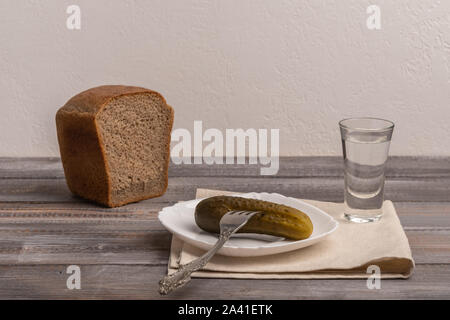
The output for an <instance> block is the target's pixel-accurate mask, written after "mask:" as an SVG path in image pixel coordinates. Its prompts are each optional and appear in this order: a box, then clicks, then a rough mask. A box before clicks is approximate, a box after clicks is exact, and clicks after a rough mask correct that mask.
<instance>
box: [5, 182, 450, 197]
mask: <svg viewBox="0 0 450 320" xmlns="http://www.w3.org/2000/svg"><path fill="white" fill-rule="evenodd" d="M197 188H209V189H220V190H233V191H236V192H277V193H281V194H284V195H286V196H291V197H297V198H303V199H316V200H323V201H343V188H344V182H343V179H340V178H276V177H273V178H259V177H247V178H243V177H231V178H230V177H221V178H215V177H172V178H170V179H169V187H168V189H167V192H166V194H165V195H164V196H162V197H160V198H158V199H153V200H152V201H157V202H173V201H181V200H189V199H193V198H194V195H195V190H196V189H197ZM385 197H386V198H387V199H390V200H393V201H411V202H448V201H450V178H414V179H413V180H411V179H407V178H391V179H387V181H386V187H385ZM79 201H84V200H82V199H79V198H78V197H75V196H73V195H72V194H71V193H70V192H69V190H68V188H67V186H66V184H65V181H64V180H62V179H58V180H54V179H1V180H0V202H36V203H45V202H79Z"/></svg>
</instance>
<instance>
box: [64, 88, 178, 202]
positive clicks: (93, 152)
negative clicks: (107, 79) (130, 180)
mask: <svg viewBox="0 0 450 320" xmlns="http://www.w3.org/2000/svg"><path fill="white" fill-rule="evenodd" d="M141 93H151V94H156V95H158V96H159V97H160V98H161V99H162V101H164V103H165V105H166V107H167V108H168V110H169V112H170V114H171V117H170V130H172V126H173V120H174V111H173V108H172V107H171V106H169V105H168V104H167V102H166V100H165V99H164V97H163V96H162V95H161V94H159V93H158V92H156V91H152V90H149V89H145V88H140V87H132V86H122V85H109V86H100V87H96V88H92V89H89V90H86V91H83V92H81V93H79V94H77V95H76V96H74V97H73V98H71V99H70V100H69V101H68V102H67V103H66V104H65V105H64V106H63V107H61V108H60V109H59V110H58V112H57V113H56V128H57V134H58V143H59V147H60V152H61V161H62V164H63V167H64V174H65V176H66V182H67V185H68V187H69V189H70V191H71V192H72V193H74V194H76V195H79V196H81V197H83V198H86V199H89V200H92V201H95V202H97V203H100V204H103V205H105V206H107V207H118V206H122V205H125V204H127V203H130V202H136V201H141V200H144V199H149V198H154V197H159V196H161V195H163V194H164V193H165V191H166V190H167V186H168V179H169V178H168V167H169V161H170V135H169V137H168V141H167V146H168V147H167V155H168V156H167V163H166V164H165V168H166V170H165V174H164V176H165V187H164V190H163V191H162V192H161V193H159V194H149V195H147V196H144V197H135V198H130V199H127V200H125V201H121V202H116V201H114V199H112V188H111V179H110V169H109V167H108V162H107V161H106V152H105V149H104V147H103V146H104V144H103V141H102V137H101V135H100V133H99V127H98V125H97V121H96V116H97V114H98V113H99V112H100V111H101V110H102V109H103V108H104V107H105V106H106V105H107V104H108V103H109V102H110V101H111V100H112V99H113V98H117V97H120V96H124V95H133V94H141Z"/></svg>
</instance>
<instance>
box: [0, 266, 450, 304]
mask: <svg viewBox="0 0 450 320" xmlns="http://www.w3.org/2000/svg"><path fill="white" fill-rule="evenodd" d="M66 268H67V266H65V265H34V266H14V267H11V266H0V298H1V299H194V300H209V299H285V300H290V299H450V285H449V279H450V266H448V265H419V266H417V268H416V271H415V273H414V275H413V276H412V277H411V278H410V279H408V280H400V279H393V280H387V279H386V280H382V281H381V289H380V290H369V289H367V286H366V280H365V279H358V280H346V281H343V280H251V281H249V280H236V279H193V280H192V281H191V283H189V284H188V285H187V286H185V287H183V288H180V289H179V290H177V291H175V292H173V293H172V294H171V295H169V296H165V297H161V296H160V295H159V294H158V293H157V288H158V281H159V279H160V278H161V277H162V276H163V275H164V274H165V272H166V268H165V267H164V266H150V265H139V266H136V265H80V268H81V289H80V290H69V289H67V287H66V281H67V277H68V275H67V274H66ZM217 288H220V290H217Z"/></svg>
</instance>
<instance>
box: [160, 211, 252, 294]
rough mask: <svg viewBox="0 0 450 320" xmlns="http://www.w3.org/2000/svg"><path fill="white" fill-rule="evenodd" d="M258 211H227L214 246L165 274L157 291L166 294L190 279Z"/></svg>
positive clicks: (221, 220) (221, 221)
mask: <svg viewBox="0 0 450 320" xmlns="http://www.w3.org/2000/svg"><path fill="white" fill-rule="evenodd" d="M257 213H260V212H259V211H229V212H227V213H226V214H225V215H224V216H223V217H222V219H220V235H219V240H217V242H216V244H215V245H214V247H212V248H211V249H210V250H209V251H208V252H206V253H205V254H204V255H202V256H201V257H198V258H197V259H195V260H193V261H191V262H189V263H187V264H185V265H182V266H180V267H179V268H178V271H177V272H175V273H172V274H170V275H167V276H165V277H164V278H162V279H161V281H159V293H160V294H162V295H166V294H168V293H169V292H171V291H172V290H175V289H177V288H180V287H182V286H184V285H185V284H186V283H188V282H189V281H190V280H191V273H192V272H194V271H197V270H199V269H201V268H203V267H204V266H205V265H206V264H207V263H208V261H209V260H211V258H212V257H213V256H214V255H215V254H216V252H217V251H219V249H220V248H222V247H223V245H224V244H225V242H227V241H228V239H230V237H231V235H232V234H233V233H235V232H237V231H238V230H239V229H240V228H242V227H243V226H244V225H245V224H246V223H247V222H248V220H249V219H250V218H251V217H253V216H254V215H255V214H257Z"/></svg>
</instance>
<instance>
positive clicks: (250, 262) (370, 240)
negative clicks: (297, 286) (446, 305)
mask: <svg viewBox="0 0 450 320" xmlns="http://www.w3.org/2000/svg"><path fill="white" fill-rule="evenodd" d="M224 194H236V193H234V192H226V191H216V190H207V189H197V198H204V197H211V196H216V195H224ZM304 201H306V202H308V203H310V204H312V205H314V206H317V207H318V208H320V209H322V210H324V211H325V212H327V213H328V214H329V215H331V216H333V217H334V218H335V219H336V220H338V221H339V227H338V229H337V230H336V231H335V232H334V233H333V234H332V235H330V236H329V237H328V238H326V239H324V240H323V241H321V242H319V243H317V244H315V245H312V246H309V247H306V248H302V249H299V250H295V251H291V252H285V253H280V254H276V255H270V256H261V257H248V258H242V257H227V256H222V255H216V256H214V257H213V258H212V260H211V261H210V262H209V263H208V264H207V265H206V266H205V267H204V268H203V269H202V271H198V272H195V273H194V274H193V275H192V276H193V277H204V278H241V279H327V278H329V279H333V278H334V279H339V278H355V279H358V278H367V277H368V276H369V275H370V274H371V273H367V267H368V266H370V265H377V266H379V267H380V269H381V278H408V277H409V276H410V275H411V274H412V271H413V269H414V260H413V258H412V255H411V249H410V247H409V243H408V239H407V238H406V235H405V232H404V231H403V228H402V226H401V224H400V221H399V219H398V216H397V213H396V212H395V208H394V206H393V204H392V202H391V201H385V202H384V204H383V217H382V219H381V220H380V221H378V222H376V223H366V224H356V223H350V222H347V221H346V220H344V219H343V217H342V212H343V204H342V203H333V202H321V201H313V200H304ZM203 253H204V251H203V250H201V249H198V248H196V247H194V246H192V245H189V244H187V243H184V242H183V241H181V240H180V239H178V238H176V237H175V236H174V237H173V238H172V246H171V251H170V258H169V273H173V272H175V271H176V270H177V268H178V266H179V265H180V264H186V263H188V262H190V261H192V260H193V259H195V258H197V257H199V256H200V255H202V254H203Z"/></svg>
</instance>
